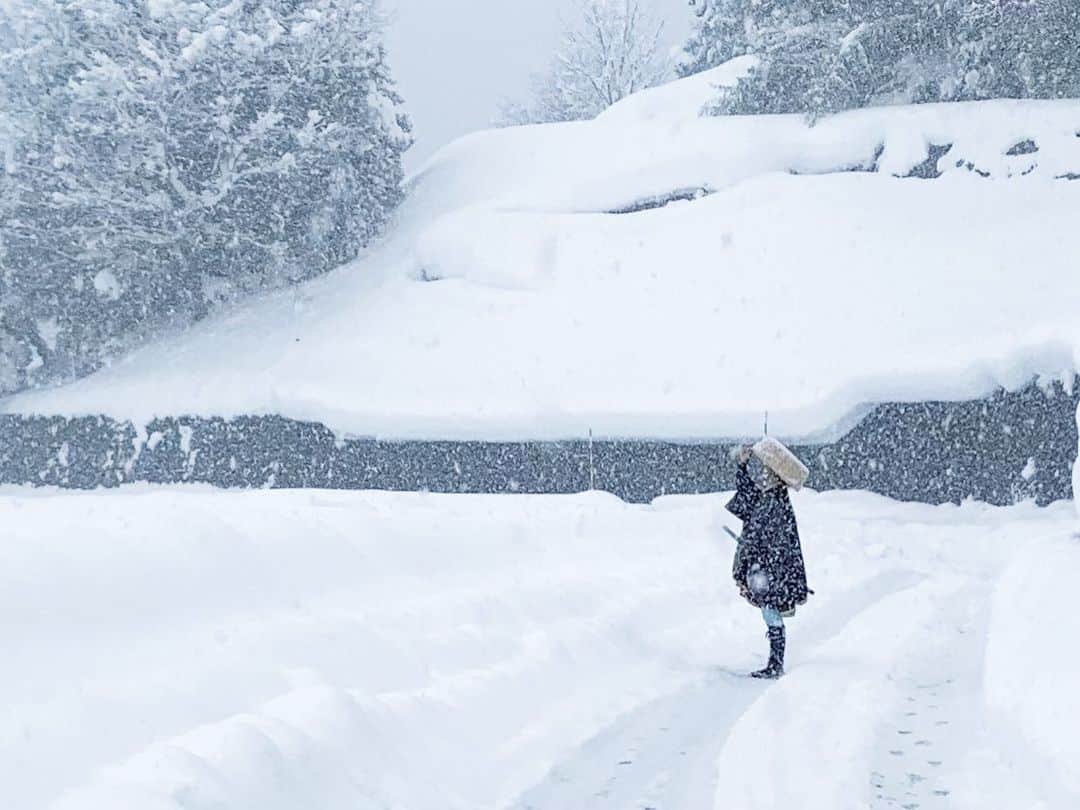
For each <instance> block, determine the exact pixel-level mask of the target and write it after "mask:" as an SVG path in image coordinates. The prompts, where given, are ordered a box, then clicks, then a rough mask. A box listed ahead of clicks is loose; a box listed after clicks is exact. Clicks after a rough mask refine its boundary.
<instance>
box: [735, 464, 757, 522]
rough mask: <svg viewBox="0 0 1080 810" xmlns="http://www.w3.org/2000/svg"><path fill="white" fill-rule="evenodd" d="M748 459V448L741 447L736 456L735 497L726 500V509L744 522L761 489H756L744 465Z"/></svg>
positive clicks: (755, 504) (748, 516)
mask: <svg viewBox="0 0 1080 810" xmlns="http://www.w3.org/2000/svg"><path fill="white" fill-rule="evenodd" d="M749 459H750V454H749V452H748V448H741V449H740V452H739V456H738V459H737V460H738V464H739V466H738V469H737V470H736V471H735V497H734V498H732V499H731V500H730V501H728V504H727V510H728V511H729V512H731V514H733V515H735V517H737V518H738V519H739V520H741V521H743V522H746V521H748V520H749V519H750V516H751V515H753V514H754V509H755V508H757V504H758V500H759V499H760V498H761V490H760V489H758V486H757V484H755V483H754V479H753V478H752V477H751V476H750V471H749V470H748V469H747V467H746V465H747V462H748V461H749Z"/></svg>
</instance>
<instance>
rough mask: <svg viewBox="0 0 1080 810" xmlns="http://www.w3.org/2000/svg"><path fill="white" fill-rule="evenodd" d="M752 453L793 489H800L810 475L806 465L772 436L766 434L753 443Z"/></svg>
mask: <svg viewBox="0 0 1080 810" xmlns="http://www.w3.org/2000/svg"><path fill="white" fill-rule="evenodd" d="M754 455H755V456H757V457H758V459H759V460H760V461H761V463H762V464H764V465H765V466H766V467H768V468H769V469H770V470H772V471H773V472H774V473H776V474H777V475H778V476H780V480H781V481H783V482H784V483H785V484H787V485H788V486H789V487H791V488H792V489H794V490H800V489H802V486H803V484H805V483H806V479H807V478H808V477H809V475H810V470H809V469H808V468H807V466H806V465H805V464H803V463H802V462H801V461H799V459H798V457H797V456H796V455H795V454H794V453H792V452H791V451H790V450H788V449H787V448H786V447H784V445H783V443H781V442H779V441H777V440H776V439H774V438H773V437H772V436H766V437H765V438H764V439H762V440H761V441H759V442H758V443H757V444H755V445H754Z"/></svg>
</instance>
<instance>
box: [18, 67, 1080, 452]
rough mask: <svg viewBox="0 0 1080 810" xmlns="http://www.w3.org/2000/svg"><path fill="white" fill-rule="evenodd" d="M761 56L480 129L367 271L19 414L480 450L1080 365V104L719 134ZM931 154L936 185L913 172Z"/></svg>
mask: <svg viewBox="0 0 1080 810" xmlns="http://www.w3.org/2000/svg"><path fill="white" fill-rule="evenodd" d="M746 67H747V64H746V63H745V60H743V61H740V62H736V63H735V64H733V65H727V66H723V67H722V68H719V69H717V71H714V72H713V73H711V74H709V75H707V76H705V77H692V78H691V79H687V80H683V81H682V82H675V83H673V84H671V85H667V86H665V87H662V88H656V89H653V90H650V91H647V92H645V93H641V94H639V95H637V96H633V97H630V98H628V99H626V100H624V101H623V102H621V103H620V104H618V105H616V106H615V107H613V108H612V109H611V110H609V111H607V112H606V113H604V114H603V115H601V116H600V117H599V118H597V119H596V120H594V121H588V122H581V123H573V124H562V125H548V126H532V127H521V128H512V129H502V130H493V131H488V132H481V133H476V134H474V135H471V136H468V137H465V138H463V139H461V140H459V141H457V142H455V143H454V144H452V145H450V146H448V147H447V148H445V149H444V150H443V151H442V152H440V153H439V154H438V155H437V156H436V157H435V158H434V159H432V160H431V161H430V162H429V163H428V164H427V165H426V166H425V167H424V169H422V170H421V171H420V172H419V173H418V174H417V175H416V176H415V177H414V178H413V179H412V181H411V186H412V189H411V195H410V198H409V200H408V201H407V203H406V204H405V205H404V207H403V209H402V211H401V212H400V215H399V221H398V223H397V226H396V228H395V229H394V231H393V233H392V234H391V235H390V236H389V237H388V239H387V240H386V241H385V242H384V243H383V244H381V245H380V246H379V247H377V248H375V249H373V250H372V251H370V252H369V253H368V254H366V255H365V256H363V257H362V258H361V259H360V260H358V261H356V262H355V263H353V264H350V265H348V266H346V267H343V268H341V269H339V270H338V271H336V272H334V273H332V274H330V275H328V276H326V277H323V278H321V279H319V280H316V281H314V282H312V283H309V284H307V285H304V286H301V287H298V288H295V289H292V290H289V291H285V292H281V293H278V294H274V295H270V296H267V297H264V298H262V299H259V300H257V301H255V302H252V303H250V304H248V305H245V306H243V307H242V308H240V309H238V310H235V311H233V312H231V313H229V314H227V315H223V316H221V317H216V318H214V319H212V320H209V321H207V322H205V323H203V324H201V325H199V326H198V327H196V328H195V329H193V330H191V331H189V332H187V333H185V334H181V335H178V336H175V337H173V338H169V339H165V340H162V341H159V342H158V343H155V344H153V345H150V346H147V347H146V348H144V349H142V350H140V351H137V352H135V353H134V354H132V355H130V356H128V357H126V358H124V359H122V360H120V361H118V362H116V363H115V364H114V365H112V367H110V368H107V369H105V370H103V371H101V372H99V373H97V374H95V375H93V376H91V377H89V378H86V379H84V380H82V381H79V382H76V383H74V384H72V385H68V386H65V387H61V388H58V389H54V390H44V391H36V392H29V393H25V394H22V395H19V396H16V397H14V398H10V399H8V400H7V401H5V402H4V403H2V405H0V407H2V408H3V409H4V410H6V411H9V412H24V413H26V412H34V413H46V414H98V413H105V414H110V415H113V416H117V417H127V418H131V419H134V420H135V421H136V422H138V423H145V422H146V421H147V420H148V419H150V418H152V417H153V416H164V415H188V414H190V415H218V416H225V417H229V416H235V415H239V414H260V413H276V414H281V415H284V416H287V417H292V418H296V419H307V420H313V421H319V422H323V423H324V424H326V425H328V426H329V427H331V428H332V429H334V430H336V431H338V432H341V433H346V434H352V435H376V436H383V437H398V438H408V437H419V438H484V439H495V438H566V437H574V436H582V435H584V434H585V433H586V432H587V431H588V430H589V429H592V430H593V431H594V432H595V433H596V434H597V435H608V436H634V437H656V438H675V439H680V438H702V437H718V436H744V435H753V434H756V433H758V432H759V429H760V425H761V416H762V412H763V411H765V410H769V411H770V412H771V418H770V423H771V425H773V426H774V430H775V431H776V432H778V433H780V434H783V435H786V436H788V437H798V436H805V435H808V434H811V433H816V432H819V431H822V430H825V429H828V428H829V427H830V426H832V425H834V424H836V423H838V422H839V421H841V420H842V419H843V418H844V417H845V416H846V415H848V414H851V413H853V412H855V410H856V409H857V408H858V407H859V406H860V405H862V404H865V403H869V402H878V401H885V400H921V399H926V398H935V399H962V398H972V397H977V396H982V395H984V394H986V393H988V392H989V391H991V390H993V389H994V388H995V387H996V386H999V385H1003V386H1005V387H1008V388H1015V387H1018V386H1020V385H1022V384H1024V383H1026V382H1028V381H1029V380H1030V379H1031V378H1032V377H1033V376H1040V375H1041V376H1046V377H1057V376H1062V375H1063V376H1065V377H1071V375H1072V374H1073V373H1074V372H1075V371H1076V370H1077V369H1078V368H1080V362H1078V360H1080V356H1078V355H1080V352H1078V349H1080V318H1078V317H1077V313H1078V312H1080V273H1078V272H1077V271H1076V257H1077V256H1078V255H1080V229H1077V228H1076V221H1077V215H1078V214H1080V181H1070V180H1067V179H1058V178H1061V177H1063V176H1066V175H1069V174H1077V175H1080V136H1078V133H1080V101H1027V102H1021V101H995V102H980V103H970V104H950V105H923V106H913V107H887V108H875V109H867V110H861V111H856V112H851V113H845V114H841V115H837V116H833V117H830V118H826V119H824V120H821V121H819V122H817V123H816V124H815V125H813V126H811V125H810V124H808V123H807V121H806V120H804V119H803V118H801V117H797V116H762V117H727V118H702V117H700V116H699V114H698V113H699V110H700V108H701V106H702V104H703V103H704V102H706V101H707V100H708V98H709V96H710V95H711V94H712V93H714V92H715V90H714V89H713V86H714V85H721V84H724V83H730V81H731V80H732V79H733V77H734V76H735V75H737V74H738V73H739V71H742V70H745V69H746ZM1026 140H1031V141H1033V142H1034V143H1035V144H1036V145H1037V147H1038V151H1037V152H1034V153H1030V154H1014V155H1008V154H1006V153H1007V152H1009V151H1010V150H1012V151H1017V150H1015V149H1013V147H1015V146H1017V145H1018V144H1020V143H1022V142H1024V141H1026ZM932 144H936V145H945V144H952V149H951V151H949V152H948V153H947V154H946V155H945V156H944V157H942V158H941V159H940V160H939V161H938V169H939V170H940V171H941V172H942V173H943V174H942V176H941V177H940V178H938V179H936V180H922V179H917V178H904V177H902V176H897V175H906V174H907V173H908V172H909V171H910V170H911V169H912V167H913V166H915V165H917V164H919V163H921V162H922V161H924V159H925V157H926V155H927V150H928V147H929V146H930V145H932ZM879 152H880V154H878V153H879ZM875 155H878V157H877V165H878V168H879V171H877V172H876V173H867V172H852V171H845V169H850V168H851V167H854V166H860V165H862V166H869V165H870V164H872V163H873V162H874V159H875ZM958 164H960V165H958ZM980 173H987V174H989V177H983V176H982V174H980ZM694 189H698V190H700V191H701V193H702V194H704V193H705V192H706V191H707V192H711V193H708V194H705V196H701V197H700V198H698V199H694V200H692V201H684V202H678V203H673V204H671V205H668V206H666V207H664V208H660V209H656V210H650V211H644V212H640V213H636V214H622V215H614V214H605V213H604V212H605V211H607V210H612V209H619V208H624V207H626V206H628V205H631V204H633V203H634V202H635V201H638V200H641V199H645V198H651V197H655V196H660V195H665V194H670V193H672V192H675V191H684V192H685V191H686V190H694Z"/></svg>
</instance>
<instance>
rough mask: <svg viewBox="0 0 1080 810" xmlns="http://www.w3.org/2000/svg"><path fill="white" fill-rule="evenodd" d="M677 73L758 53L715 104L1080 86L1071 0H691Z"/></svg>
mask: <svg viewBox="0 0 1080 810" xmlns="http://www.w3.org/2000/svg"><path fill="white" fill-rule="evenodd" d="M692 5H694V13H695V15H696V19H695V25H694V29H693V32H692V34H691V37H690V39H689V40H688V41H687V43H686V46H685V48H684V51H685V53H684V58H683V61H682V63H681V64H680V66H679V71H680V73H682V74H683V75H689V74H691V73H695V72H698V71H699V70H704V69H707V68H709V67H712V66H714V65H717V64H720V63H722V62H724V61H726V60H727V59H730V58H732V57H734V56H738V55H741V54H747V53H753V54H757V55H759V56H760V57H761V61H760V63H759V66H758V68H756V69H755V70H754V71H753V72H752V73H751V74H750V75H749V76H748V77H747V78H746V79H745V80H743V81H742V82H740V84H739V86H738V87H737V88H736V89H735V91H734V92H725V93H724V94H723V96H722V97H721V98H719V99H718V100H717V103H716V107H715V111H716V112H721V113H723V112H735V113H771V112H805V113H809V114H811V115H818V114H821V113H827V112H832V111H836V110H841V109H848V108H851V107H860V106H865V105H869V104H883V103H909V102H921V101H952V100H964V99H979V98H996V97H1035V98H1056V97H1063V96H1072V95H1077V94H1078V92H1080V3H1077V2H1076V0H845V2H836V0H693V2H692Z"/></svg>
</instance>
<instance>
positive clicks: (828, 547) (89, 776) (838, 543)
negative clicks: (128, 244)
mask: <svg viewBox="0 0 1080 810" xmlns="http://www.w3.org/2000/svg"><path fill="white" fill-rule="evenodd" d="M724 500H725V499H724V497H723V496H719V495H718V496H710V497H687V498H669V499H662V500H660V501H657V502H655V503H654V504H652V505H650V506H630V505H626V504H623V503H621V502H619V501H617V500H616V499H614V498H612V497H610V496H606V495H601V494H586V495H580V496H573V497H533V496H434V495H425V494H388V493H357V492H288V491H274V492H262V491H259V492H218V491H211V490H203V489H190V488H188V489H163V488H129V489H125V490H122V491H118V492H109V493H94V494H80V493H55V492H48V491H31V490H21V489H7V490H4V491H3V492H2V494H0V518H2V520H3V524H2V525H4V526H5V532H4V535H3V537H2V539H0V628H2V632H0V637H2V638H3V641H4V651H5V662H6V663H5V666H4V667H3V668H2V669H0V689H2V690H3V692H2V693H3V694H4V696H5V703H6V705H5V710H4V711H3V712H2V713H0V798H2V805H3V806H5V807H13V808H20V810H22V809H23V808H25V810H35V808H56V809H57V810H59V809H60V808H63V810H76V809H78V810H89V809H91V808H93V809H94V810H105V808H108V810H116V808H134V807H138V808H140V810H158V808H160V809H161V810H165V809H166V808H169V809H170V810H211V808H213V810H222V809H223V808H228V810H249V809H250V810H255V808H258V810H298V809H299V808H319V809H320V810H337V809H338V808H341V810H345V808H348V810H363V808H407V809H408V810H426V808H514V809H515V810H522V809H523V808H535V809H536V810H545V809H546V808H551V809H552V810H564V809H565V808H593V807H595V808H639V809H640V808H648V807H652V808H656V810H680V809H686V810H690V809H692V808H709V809H710V810H711V809H712V808H716V809H717V810H774V808H782V807H783V808H786V807H799V808H801V809H802V810H817V808H821V810H826V809H827V810H837V809H838V808H839V809H841V810H843V808H866V807H872V808H887V807H905V808H909V810H910V808H916V807H918V808H935V807H941V808H980V810H983V809H984V808H987V807H993V808H995V810H1010V809H1011V808H1016V809H1017V810H1021V808H1023V810H1028V809H1029V808H1043V810H1056V809H1057V808H1062V810H1065V808H1072V807H1076V806H1080V764H1078V763H1080V741H1078V740H1077V736H1076V735H1075V734H1074V733H1073V730H1074V729H1075V728H1076V727H1077V725H1078V723H1080V697H1078V696H1077V694H1076V693H1075V691H1071V688H1072V685H1073V684H1074V683H1075V682H1076V680H1077V677H1078V676H1080V653H1077V651H1076V650H1075V649H1073V648H1072V646H1071V640H1072V639H1075V638H1077V637H1080V618H1077V616H1076V614H1075V611H1074V610H1073V605H1072V603H1071V600H1072V593H1073V591H1074V589H1073V587H1072V586H1071V583H1072V582H1074V581H1075V580H1076V577H1077V576H1078V575H1080V539H1077V536H1076V532H1077V521H1076V513H1075V511H1074V509H1073V506H1072V504H1059V505H1056V506H1053V507H1050V508H1048V509H1037V508H1035V507H1034V506H1031V505H1028V504H1021V505H1018V506H1016V507H1012V508H1009V509H997V508H991V507H986V506H982V505H979V504H965V505H964V506H962V507H952V506H946V507H927V506H922V505H914V504H899V503H895V502H892V501H888V500H885V499H882V498H877V497H873V496H869V495H865V494H860V493H830V494H815V493H803V494H801V495H799V496H797V497H796V500H795V503H796V510H797V512H798V514H799V518H800V524H801V528H802V533H803V536H804V547H805V552H806V558H807V566H808V570H809V574H810V579H811V585H812V587H814V588H815V589H816V591H817V596H816V597H814V598H813V600H812V601H811V603H810V604H809V605H807V607H806V608H805V609H803V610H800V613H799V615H798V616H797V617H796V618H795V619H794V620H792V621H791V622H790V623H789V652H788V670H789V673H788V675H787V676H786V677H785V678H784V679H782V680H781V681H779V682H777V683H771V684H766V683H759V682H756V681H752V680H749V679H746V678H743V677H740V676H739V675H738V673H740V672H744V671H746V670H748V669H750V668H752V667H755V666H757V665H759V664H760V662H761V661H762V659H763V656H764V653H765V650H766V642H765V639H764V633H763V627H762V625H761V620H760V617H759V616H757V615H756V614H755V612H754V611H753V610H752V609H751V608H749V607H748V606H746V605H745V604H744V603H742V602H741V601H740V599H739V597H738V596H737V594H736V593H735V591H734V588H733V586H731V584H730V580H729V569H730V560H731V548H730V540H727V539H726V537H725V536H724V535H723V533H722V531H721V527H722V525H724V524H725V523H727V524H728V525H732V526H735V525H737V524H736V523H735V521H734V520H733V519H730V518H728V517H727V516H726V515H725V513H724V512H723V510H722V504H723V503H724Z"/></svg>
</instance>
